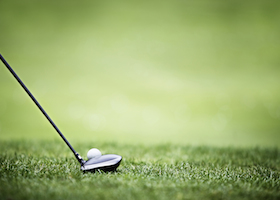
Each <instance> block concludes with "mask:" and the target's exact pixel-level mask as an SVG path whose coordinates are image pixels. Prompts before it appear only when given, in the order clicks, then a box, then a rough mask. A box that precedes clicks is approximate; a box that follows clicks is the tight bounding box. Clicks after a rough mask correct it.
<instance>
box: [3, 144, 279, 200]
mask: <svg viewBox="0 0 280 200" xmlns="http://www.w3.org/2000/svg"><path fill="white" fill-rule="evenodd" d="M74 147H75V148H76V150H78V151H79V152H80V154H81V155H82V156H85V155H86V153H87V150H88V149H89V148H91V147H98V148H99V149H100V150H101V152H102V153H103V154H105V153H116V154H120V155H122V156H123V161H122V163H121V165H120V166H119V168H118V170H117V172H114V173H102V172H97V173H95V174H92V173H82V172H81V171H80V169H79V164H78V162H77V161H76V160H75V158H74V156H73V155H71V151H69V150H68V149H67V147H66V146H65V145H64V144H63V143H62V142H61V141H44V140H39V141H6V142H0V151H1V153H0V163H1V166H0V199H279V198H280V192H279V191H280V167H279V166H280V151H279V149H277V148H257V147H255V148H237V147H234V148H233V147H223V148H221V147H219V148H218V147H210V146H183V145H179V146H177V145H169V144H164V145H156V146H152V145H150V146H149V145H146V146H144V145H120V144H110V143H103V144H98V145H97V144H92V143H91V144H90V143H85V144H82V143H76V144H74Z"/></svg>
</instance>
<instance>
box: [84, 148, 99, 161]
mask: <svg viewBox="0 0 280 200" xmlns="http://www.w3.org/2000/svg"><path fill="white" fill-rule="evenodd" d="M101 155H102V154H101V152H100V151H99V150H98V149H96V148H92V149H90V150H89V151H88V153H87V157H88V159H91V158H98V157H100V156H101Z"/></svg>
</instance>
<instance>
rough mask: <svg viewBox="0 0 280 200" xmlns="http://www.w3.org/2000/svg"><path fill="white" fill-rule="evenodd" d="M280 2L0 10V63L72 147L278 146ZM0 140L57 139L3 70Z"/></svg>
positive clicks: (25, 4) (75, 4)
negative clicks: (11, 71)
mask: <svg viewBox="0 0 280 200" xmlns="http://www.w3.org/2000/svg"><path fill="white" fill-rule="evenodd" d="M279 11H280V1H236V0H227V1H224V0H219V1H216V0H214V1H190V0H188V1H187V0H186V1H183V0H175V1H174V0H173V1H112V0H110V1H109V0H105V1H92V0H91V1H86V0H81V1H72V0H68V1H54V0H50V1H35V0H25V1H19V0H9V1H8V0H1V6H0V27H1V28H0V36H1V37H0V53H1V54H2V55H3V56H4V57H5V58H6V60H7V61H8V62H9V64H10V65H11V66H12V67H13V68H14V70H15V71H16V72H17V73H18V75H19V76H20V77H21V79H22V80H23V82H24V83H25V84H26V85H27V87H28V88H29V89H30V90H31V92H32V93H33V94H34V96H35V97H36V98H37V100H38V101H39V102H40V103H41V105H42V106H43V107H44V108H45V110H46V111H47V112H48V114H49V115H50V116H51V118H52V119H53V120H54V121H55V123H56V124H57V125H58V127H59V128H60V129H61V131H62V132H63V133H64V135H65V136H66V138H68V139H69V141H70V142H76V141H79V142H82V141H93V142H119V143H124V144H126V143H130V144H145V143H148V144H159V143H174V144H191V145H204V144H205V145H216V146H225V145H233V146H256V145H258V146H278V147H279V146H280V68H279V66H280V37H279V36H280V23H279V19H280V12H279ZM0 95H1V98H0V139H1V140H14V139H27V140H29V139H45V140H60V138H59V137H58V135H57V134H56V132H55V131H54V130H53V129H52V127H51V126H50V125H49V123H48V122H47V121H46V119H45V118H44V116H43V115H42V114H41V113H40V111H39V110H38V109H37V108H36V107H35V105H34V104H33V102H32V101H31V100H30V99H29V97H28V96H27V95H26V94H25V92H24V91H23V89H22V88H21V87H20V86H19V85H18V83H17V82H16V80H15V79H14V78H13V77H12V76H11V74H9V72H8V70H7V69H5V66H4V65H3V64H1V67H0Z"/></svg>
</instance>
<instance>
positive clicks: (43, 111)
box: [0, 54, 82, 162]
mask: <svg viewBox="0 0 280 200" xmlns="http://www.w3.org/2000/svg"><path fill="white" fill-rule="evenodd" d="M0 59H1V60H2V62H3V63H4V65H5V66H6V67H7V69H8V70H9V71H10V72H11V73H12V74H13V76H14V77H15V78H16V80H17V81H18V82H19V84H20V85H21V86H22V88H23V89H24V90H25V91H26V93H27V94H28V95H29V97H30V98H31V99H32V101H33V102H34V103H35V104H36V105H37V107H38V108H39V109H40V110H41V112H42V113H43V115H45V117H46V118H47V120H48V121H49V122H50V123H51V125H52V126H53V127H54V129H55V130H56V132H57V133H58V134H59V135H60V137H61V138H62V139H63V140H64V142H65V143H66V144H67V146H68V147H69V148H70V149H71V151H72V152H73V153H74V155H75V157H76V158H77V160H78V161H79V162H81V160H82V158H81V157H80V156H79V154H78V153H77V152H76V151H75V149H74V148H73V147H72V146H71V144H70V143H69V142H68V141H67V139H66V138H65V137H64V135H63V134H62V133H61V131H60V130H59V129H58V127H57V126H56V125H55V123H54V122H53V121H52V119H51V118H50V117H49V115H48V114H47V113H46V111H45V110H44V109H43V108H42V106H41V105H40V104H39V102H38V101H37V100H36V99H35V97H34V96H33V95H32V94H31V92H30V91H29V90H28V88H27V87H26V86H25V85H24V83H23V82H22V81H21V79H20V78H19V77H18V75H17V74H16V73H15V71H14V70H13V69H12V67H11V66H10V65H9V64H8V63H7V61H6V60H5V59H4V58H3V56H2V55H1V54H0Z"/></svg>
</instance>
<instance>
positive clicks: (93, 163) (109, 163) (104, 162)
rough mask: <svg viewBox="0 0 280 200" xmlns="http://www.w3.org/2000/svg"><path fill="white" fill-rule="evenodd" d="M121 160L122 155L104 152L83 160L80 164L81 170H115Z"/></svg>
mask: <svg viewBox="0 0 280 200" xmlns="http://www.w3.org/2000/svg"><path fill="white" fill-rule="evenodd" d="M121 161H122V157H121V156H119V155H116V154H106V155H102V156H99V157H95V158H91V159H89V160H87V161H85V162H84V163H83V164H82V165H81V170H82V171H84V172H95V171H97V170H101V171H104V172H110V171H116V169H117V167H118V166H119V165H120V163H121Z"/></svg>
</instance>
